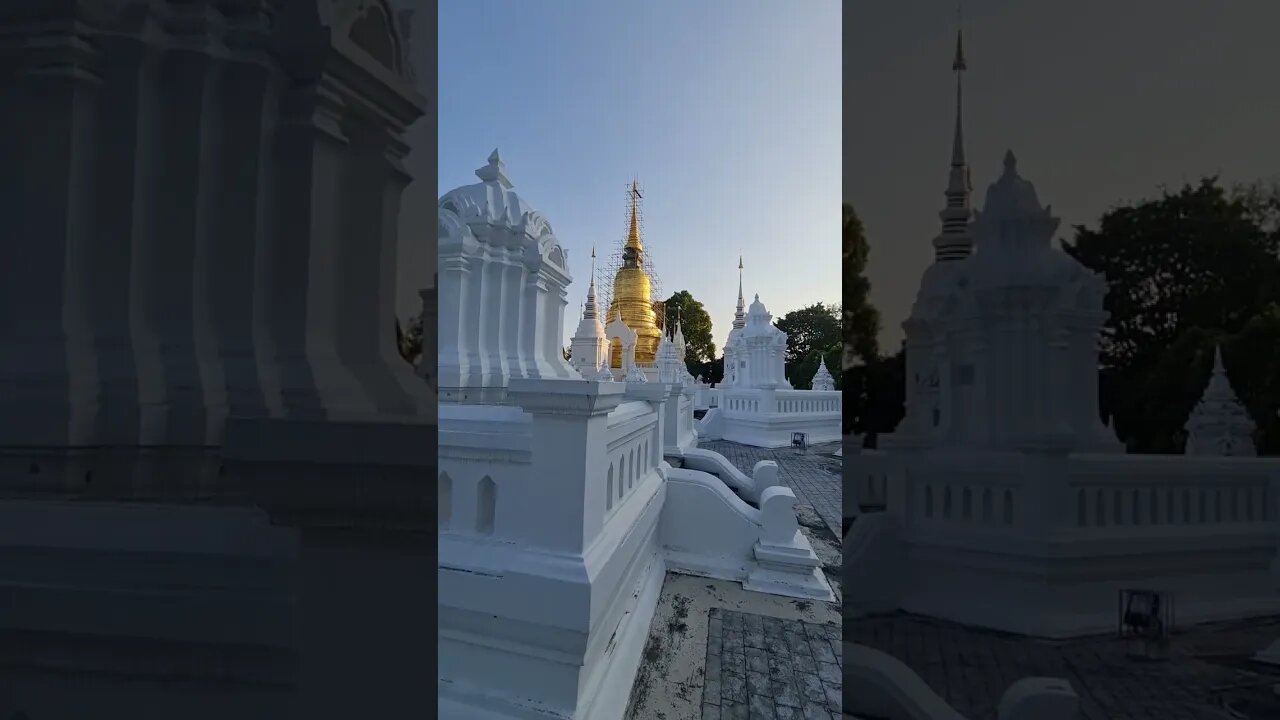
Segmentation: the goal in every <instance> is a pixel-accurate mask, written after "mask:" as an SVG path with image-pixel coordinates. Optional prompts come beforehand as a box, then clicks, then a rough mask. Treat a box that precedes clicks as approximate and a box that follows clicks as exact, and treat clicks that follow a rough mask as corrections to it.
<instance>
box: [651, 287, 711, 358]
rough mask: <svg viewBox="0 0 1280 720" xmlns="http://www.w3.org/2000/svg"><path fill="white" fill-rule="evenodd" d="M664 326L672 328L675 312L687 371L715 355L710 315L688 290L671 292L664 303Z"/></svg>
mask: <svg viewBox="0 0 1280 720" xmlns="http://www.w3.org/2000/svg"><path fill="white" fill-rule="evenodd" d="M665 308H666V310H665V314H666V317H665V318H664V320H665V323H666V324H665V325H663V327H666V328H674V327H675V322H676V314H677V312H679V316H680V331H681V332H682V333H683V334H684V342H685V350H684V362H685V365H687V366H688V367H689V372H691V373H692V372H693V370H694V368H695V367H697V366H699V365H701V364H702V363H705V362H710V361H711V360H713V359H714V358H715V356H716V344H715V342H714V341H713V340H712V339H711V315H710V314H708V313H707V309H706V308H705V307H703V306H702V303H700V302H698V301H697V300H695V299H694V297H693V295H691V294H690V293H689V291H688V290H681V291H679V292H677V293H673V294H672V295H671V297H669V298H667V301H666V303H665Z"/></svg>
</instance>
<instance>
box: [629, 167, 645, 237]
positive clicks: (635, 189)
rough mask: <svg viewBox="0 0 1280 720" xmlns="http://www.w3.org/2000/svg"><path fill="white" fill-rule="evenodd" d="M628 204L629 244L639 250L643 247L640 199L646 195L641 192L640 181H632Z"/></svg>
mask: <svg viewBox="0 0 1280 720" xmlns="http://www.w3.org/2000/svg"><path fill="white" fill-rule="evenodd" d="M627 195H628V197H627V204H628V205H629V210H630V211H631V225H630V227H629V228H628V229H627V245H628V246H629V247H633V248H635V249H637V250H641V249H643V246H642V245H641V244H640V218H639V210H640V199H641V198H643V197H644V196H643V195H641V194H640V183H639V182H638V181H636V180H632V181H631V187H630V188H629V189H628V191H627Z"/></svg>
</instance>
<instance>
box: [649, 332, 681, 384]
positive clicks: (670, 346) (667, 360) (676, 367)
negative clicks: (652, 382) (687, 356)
mask: <svg viewBox="0 0 1280 720" xmlns="http://www.w3.org/2000/svg"><path fill="white" fill-rule="evenodd" d="M656 361H657V364H658V382H663V383H679V384H681V385H683V384H684V378H683V376H682V374H681V372H680V370H681V368H682V367H683V366H684V360H683V359H682V357H681V354H680V351H679V350H678V349H677V348H676V344H675V342H673V341H672V339H671V338H669V337H667V334H666V333H663V334H662V339H661V340H659V341H658V355H657V358H656Z"/></svg>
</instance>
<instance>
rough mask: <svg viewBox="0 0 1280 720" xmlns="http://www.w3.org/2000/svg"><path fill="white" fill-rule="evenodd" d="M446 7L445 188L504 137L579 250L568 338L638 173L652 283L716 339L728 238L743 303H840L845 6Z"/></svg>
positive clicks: (728, 270)
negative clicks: (702, 313) (698, 314)
mask: <svg viewBox="0 0 1280 720" xmlns="http://www.w3.org/2000/svg"><path fill="white" fill-rule="evenodd" d="M439 17H440V26H439V34H440V44H439V52H440V56H439V59H440V69H439V73H440V74H439V79H440V83H439V101H440V104H439V108H440V110H439V148H440V159H439V175H438V179H439V191H440V192H441V194H443V193H445V192H447V191H448V190H450V189H452V188H455V187H458V186H460V185H465V184H470V183H474V182H477V180H476V177H475V175H474V170H475V169H476V168H478V167H480V166H482V165H484V164H485V159H486V157H487V156H488V155H489V153H490V151H492V150H493V149H494V148H495V147H497V148H498V149H499V150H500V152H501V154H502V157H503V160H504V162H505V163H506V165H507V171H508V174H509V175H510V177H511V181H512V183H513V184H514V186H515V190H516V192H518V193H519V194H520V195H521V196H522V197H524V198H525V199H526V200H527V201H528V202H529V203H530V204H531V205H533V207H535V208H536V209H538V210H540V211H542V212H543V214H545V215H546V216H547V218H548V220H550V222H551V224H552V226H553V227H554V228H555V229H556V234H557V236H558V237H559V239H560V241H561V243H562V244H563V245H564V246H565V247H566V248H567V249H568V250H569V251H570V267H571V270H572V272H573V274H574V278H575V280H574V283H573V285H572V286H570V288H569V306H568V307H567V308H566V321H565V332H566V335H565V337H566V341H567V338H568V337H569V335H571V334H572V332H573V329H574V327H575V326H576V325H577V314H578V311H579V305H580V303H581V302H582V299H583V297H584V296H585V295H586V290H587V282H588V277H587V276H588V275H589V262H590V255H591V247H592V245H593V244H594V245H595V246H596V248H597V254H599V255H602V256H603V255H607V254H608V253H609V252H610V251H611V250H612V249H613V246H614V245H615V244H616V243H618V242H620V241H621V239H622V236H623V234H624V232H625V200H626V194H625V188H626V185H627V183H628V182H629V181H630V180H631V179H632V178H633V177H638V178H639V180H640V182H641V184H642V186H643V187H644V189H645V199H644V211H645V229H646V232H645V238H644V240H645V244H646V246H647V247H648V249H649V252H650V255H651V258H652V259H653V261H654V263H655V264H656V266H657V271H658V274H659V276H660V278H661V282H662V286H663V292H664V294H665V295H670V293H671V292H674V291H676V290H688V291H689V292H691V293H692V294H693V296H694V297H695V298H697V299H698V300H700V301H702V302H703V304H704V305H706V307H707V311H708V312H709V313H710V314H711V320H712V323H713V325H714V335H715V340H716V345H717V352H718V351H719V349H720V348H721V347H722V346H723V343H724V338H725V336H726V335H727V334H728V331H729V325H730V322H731V321H732V319H733V309H734V303H735V300H736V298H737V291H738V270H737V265H738V255H739V253H741V254H742V256H743V259H744V263H745V266H746V269H745V271H744V278H745V279H744V291H745V294H746V296H747V302H748V303H750V302H751V296H752V294H753V293H759V294H760V299H761V300H762V301H763V302H764V303H765V305H766V306H767V307H768V308H769V310H770V312H772V313H773V314H774V316H775V317H779V316H781V315H782V314H784V313H786V312H787V311H789V310H794V309H797V308H800V307H803V306H805V305H809V304H811V303H814V302H818V301H822V302H831V303H834V302H838V301H839V299H840V263H839V258H840V226H839V222H840V221H839V218H840V207H839V206H840V201H841V188H840V182H841V152H840V150H841V46H840V20H841V8H840V4H839V2H837V1H836V0H806V1H805V2H803V3H786V2H778V1H777V0H697V1H696V2H680V1H673V0H661V1H656V2H645V3H615V2H588V1H586V0H577V1H573V2H569V1H567V0H542V1H539V2H526V1H523V0H503V1H492V0H442V2H441V3H440V16H439Z"/></svg>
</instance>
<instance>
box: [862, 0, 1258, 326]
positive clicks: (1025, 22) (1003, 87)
mask: <svg viewBox="0 0 1280 720" xmlns="http://www.w3.org/2000/svg"><path fill="white" fill-rule="evenodd" d="M855 7H856V9H854V8H855ZM955 7H956V6H955V3H954V2H940V1H939V0H900V1H899V2H894V3H874V4H873V3H858V4H857V5H856V6H850V8H849V9H848V10H847V12H849V13H852V15H851V16H850V17H848V18H847V20H848V22H846V28H847V29H849V31H850V33H851V34H849V35H846V36H845V38H844V40H845V44H846V46H847V47H848V48H849V55H848V56H847V58H846V61H847V64H846V72H845V75H844V81H845V111H844V118H845V136H844V137H845V142H844V149H845V153H846V156H845V166H844V199H846V200H848V201H850V202H852V203H853V205H854V207H855V208H856V210H857V212H858V215H859V216H860V217H861V219H862V221H863V223H864V225H865V228H866V233H867V239H868V242H869V244H870V247H871V256H870V260H869V263H868V276H869V279H870V280H871V283H872V290H871V301H872V302H873V303H874V304H875V305H876V306H877V307H879V308H880V311H881V314H882V317H883V325H884V330H883V331H882V333H881V342H882V350H883V351H891V350H894V349H896V347H897V344H898V342H899V341H900V339H901V337H902V330H901V322H902V320H903V319H905V317H906V315H907V313H908V312H909V311H910V308H911V303H912V301H913V300H914V298H915V293H916V288H917V287H918V285H919V280H920V274H921V273H922V272H923V271H924V269H925V268H926V267H927V265H928V264H929V263H930V262H932V259H933V248H932V245H931V244H930V241H931V240H932V239H933V237H934V236H935V235H937V233H938V231H939V230H940V228H941V221H940V220H939V219H938V214H937V213H938V211H939V210H941V209H942V207H943V203H944V198H943V190H945V188H946V183H947V168H948V163H949V160H950V149H951V129H952V124H953V122H954V104H955V79H954V75H953V74H952V72H951V59H952V55H953V52H954V47H955V32H956V13H955ZM964 25H965V29H964V36H965V51H966V55H967V60H968V71H967V72H966V73H965V79H964V80H965V135H966V141H967V148H966V150H967V154H968V159H969V163H970V166H971V170H972V176H973V186H974V191H973V193H974V201H973V205H974V206H975V207H977V208H979V209H981V205H982V202H983V198H984V196H985V194H986V189H987V186H988V185H989V184H990V183H992V182H993V181H994V180H995V179H996V176H997V175H998V173H999V171H1000V169H1001V158H1002V157H1003V155H1004V152H1005V150H1006V149H1012V150H1013V151H1014V153H1015V154H1016V155H1017V157H1018V169H1019V172H1020V174H1021V175H1022V176H1023V177H1024V178H1026V179H1028V180H1030V181H1031V182H1032V183H1034V184H1035V186H1036V189H1037V191H1038V193H1039V195H1040V201H1041V202H1042V203H1043V204H1046V205H1052V206H1053V210H1054V214H1055V215H1058V216H1059V217H1061V218H1062V224H1061V226H1060V228H1059V232H1058V235H1059V237H1071V236H1073V230H1072V226H1073V225H1076V224H1086V225H1090V226H1093V227H1096V225H1097V220H1098V218H1099V217H1100V216H1101V214H1102V213H1104V212H1105V211H1106V210H1107V209H1109V208H1110V207H1112V206H1114V205H1116V204H1117V203H1120V202H1124V201H1137V200H1141V199H1144V198H1151V197H1158V196H1159V194H1160V190H1161V186H1162V185H1164V186H1168V187H1170V188H1171V189H1176V188H1177V187H1180V186H1181V185H1182V184H1183V183H1184V182H1195V181H1197V180H1198V179H1199V178H1200V177H1203V176H1206V175H1213V174H1219V175H1220V176H1221V178H1222V181H1223V182H1224V183H1226V184H1230V183H1234V182H1251V181H1254V180H1259V179H1266V178H1273V177H1280V131H1277V128H1280V91H1277V90H1276V70H1277V69H1278V68H1280V43H1276V41H1275V32H1276V28H1278V27H1280V2H1234V3H1217V2H1201V1H1199V0H1130V1H1128V2H1123V3H1118V2H1113V1H1111V0H1077V1H1076V2H1070V3H1020V2H1014V0H968V1H967V2H965V7H964Z"/></svg>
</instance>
